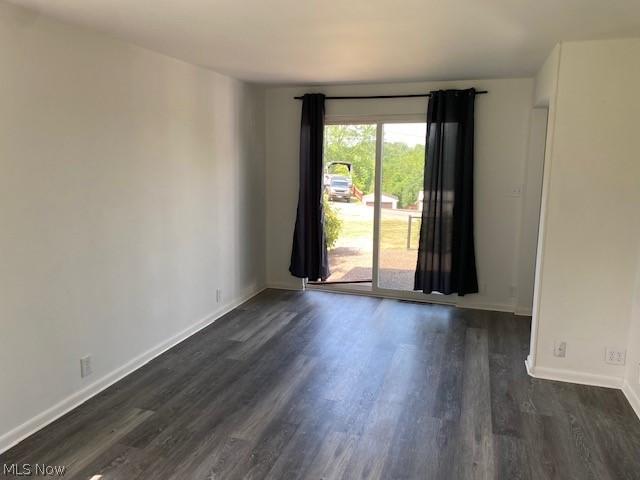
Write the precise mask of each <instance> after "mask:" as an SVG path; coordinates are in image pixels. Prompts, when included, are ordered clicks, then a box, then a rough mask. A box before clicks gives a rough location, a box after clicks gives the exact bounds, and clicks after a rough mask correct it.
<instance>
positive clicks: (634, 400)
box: [622, 380, 640, 418]
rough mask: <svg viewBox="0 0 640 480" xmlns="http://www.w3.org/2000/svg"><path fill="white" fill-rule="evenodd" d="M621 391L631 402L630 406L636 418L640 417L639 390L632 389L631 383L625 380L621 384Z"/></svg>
mask: <svg viewBox="0 0 640 480" xmlns="http://www.w3.org/2000/svg"><path fill="white" fill-rule="evenodd" d="M622 393H624V396H625V397H627V400H628V401H629V403H630V404H631V408H633V411H634V412H636V415H637V416H638V418H640V392H638V391H637V390H636V389H634V388H633V387H632V386H631V384H630V383H629V382H628V381H627V380H625V381H624V385H623V386H622Z"/></svg>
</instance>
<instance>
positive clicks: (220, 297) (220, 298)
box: [216, 288, 222, 303]
mask: <svg viewBox="0 0 640 480" xmlns="http://www.w3.org/2000/svg"><path fill="white" fill-rule="evenodd" d="M221 301H222V290H220V289H219V288H218V289H216V303H220V302H221Z"/></svg>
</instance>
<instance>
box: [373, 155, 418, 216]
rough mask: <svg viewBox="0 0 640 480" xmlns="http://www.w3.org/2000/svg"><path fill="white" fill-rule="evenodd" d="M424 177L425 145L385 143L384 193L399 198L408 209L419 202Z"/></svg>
mask: <svg viewBox="0 0 640 480" xmlns="http://www.w3.org/2000/svg"><path fill="white" fill-rule="evenodd" d="M423 175H424V145H420V144H418V145H415V146H409V145H407V144H406V143H385V144H384V145H383V155H382V191H383V192H384V193H386V194H391V195H394V196H396V197H398V206H399V207H400V208H406V207H408V206H410V205H413V204H415V203H416V202H417V201H418V194H419V192H420V191H421V190H422V185H423Z"/></svg>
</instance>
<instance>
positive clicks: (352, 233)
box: [338, 212, 420, 250]
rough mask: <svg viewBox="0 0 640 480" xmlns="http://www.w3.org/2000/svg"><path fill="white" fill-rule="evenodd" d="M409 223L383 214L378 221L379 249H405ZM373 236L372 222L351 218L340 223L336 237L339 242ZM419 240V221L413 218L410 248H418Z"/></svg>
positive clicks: (403, 219)
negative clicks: (338, 234)
mask: <svg viewBox="0 0 640 480" xmlns="http://www.w3.org/2000/svg"><path fill="white" fill-rule="evenodd" d="M408 224H409V221H408V220H407V219H406V218H397V216H395V215H394V216H385V215H384V212H383V215H382V218H381V221H380V247H381V248H382V249H383V250H402V249H406V248H407V229H408ZM372 235H373V222H372V221H371V220H368V219H367V220H355V219H353V218H350V219H348V220H347V221H344V222H342V230H341V232H340V236H339V237H338V244H340V243H341V240H343V239H344V240H348V239H352V238H358V237H365V238H370V237H371V236H372ZM419 238H420V219H418V218H414V219H413V220H412V225H411V248H412V249H415V248H418V241H419Z"/></svg>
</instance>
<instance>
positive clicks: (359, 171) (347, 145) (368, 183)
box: [324, 125, 376, 193]
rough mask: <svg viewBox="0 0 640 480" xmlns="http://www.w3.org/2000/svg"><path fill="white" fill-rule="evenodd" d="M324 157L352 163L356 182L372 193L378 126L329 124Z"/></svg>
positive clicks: (332, 160)
mask: <svg viewBox="0 0 640 480" xmlns="http://www.w3.org/2000/svg"><path fill="white" fill-rule="evenodd" d="M324 133H325V137H324V138H325V140H324V141H325V145H324V160H325V164H328V163H331V162H349V163H351V165H352V166H351V178H352V179H353V184H354V185H355V186H356V187H358V188H359V189H360V190H362V191H363V192H364V193H371V192H373V183H374V182H373V180H374V175H375V155H376V126H375V125H327V126H326V128H325V131H324Z"/></svg>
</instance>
